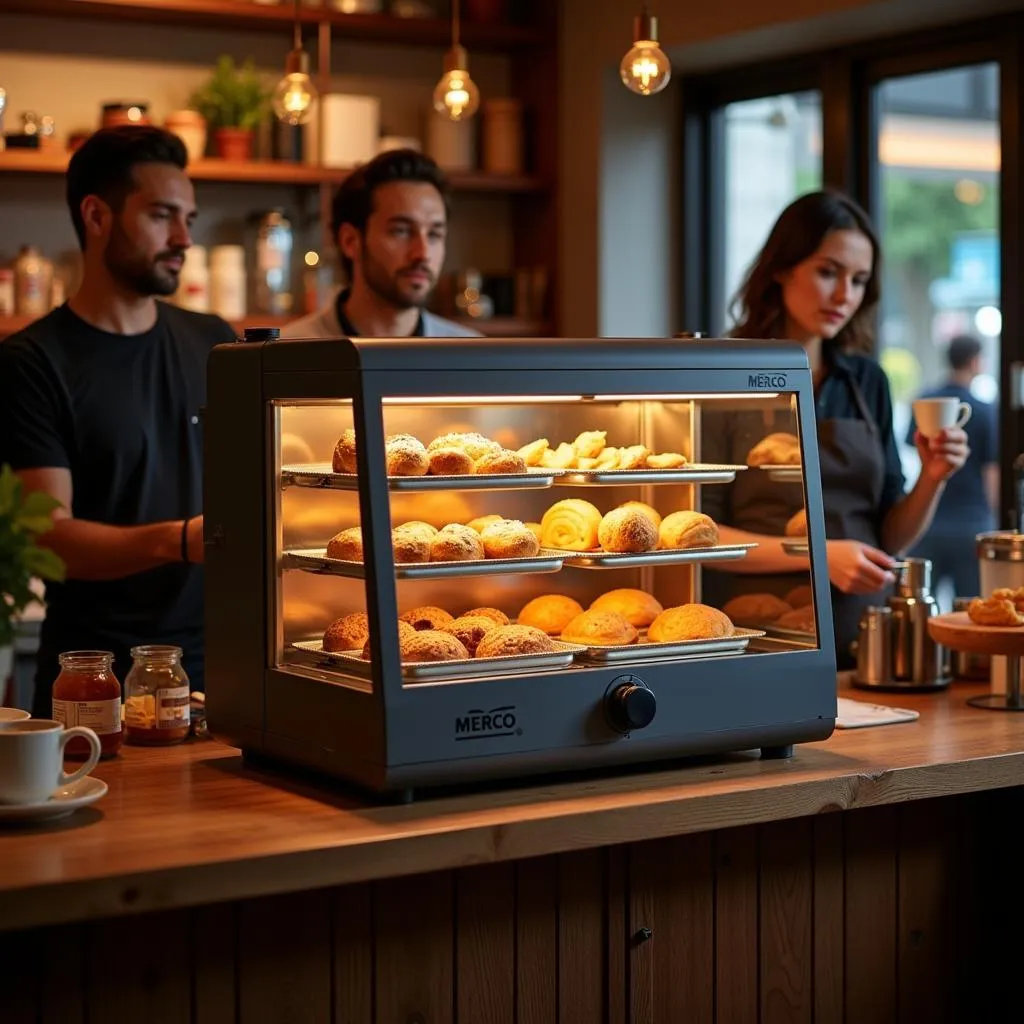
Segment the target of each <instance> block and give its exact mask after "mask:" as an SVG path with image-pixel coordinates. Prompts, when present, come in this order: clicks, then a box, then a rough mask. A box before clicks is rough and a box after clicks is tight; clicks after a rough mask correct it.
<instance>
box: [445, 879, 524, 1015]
mask: <svg viewBox="0 0 1024 1024" xmlns="http://www.w3.org/2000/svg"><path fill="white" fill-rule="evenodd" d="M515 882H516V878H515V866H514V865H512V864H488V865H486V866H485V867H479V868H466V869H464V870H463V871H460V872H459V873H458V874H457V875H456V877H455V901H456V911H455V920H456V933H455V934H456V936H457V937H458V939H457V942H456V954H455V965H456V967H455V977H456V991H455V1006H456V1008H457V1009H456V1019H457V1020H460V1021H474V1022H479V1024H514V1021H515V999H516V951H515V942H516V918H515V906H516V895H515Z"/></svg>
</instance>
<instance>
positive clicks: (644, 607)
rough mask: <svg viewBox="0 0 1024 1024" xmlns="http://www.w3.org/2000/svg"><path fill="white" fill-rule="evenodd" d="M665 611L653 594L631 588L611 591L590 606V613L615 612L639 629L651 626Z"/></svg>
mask: <svg viewBox="0 0 1024 1024" xmlns="http://www.w3.org/2000/svg"><path fill="white" fill-rule="evenodd" d="M664 610H665V609H664V608H662V606H661V602H660V601H659V600H658V599H657V598H656V597H654V596H653V595H652V594H648V593H647V591H645V590H633V589H631V588H630V587H621V588H619V589H618V590H609V591H608V592H607V593H604V594H602V595H601V596H600V597H599V598H597V600H595V601H594V602H593V603H592V604H591V605H590V611H592V612H615V613H616V614H618V615H621V616H622V617H623V618H624V619H625V620H626V621H627V622H628V623H629V624H630V625H632V626H636V627H637V628H638V629H640V628H642V627H644V626H649V625H650V624H651V623H652V622H653V621H654V620H655V619H656V618H657V617H658V616H659V615H660V614H661V613H662V612H663V611H664Z"/></svg>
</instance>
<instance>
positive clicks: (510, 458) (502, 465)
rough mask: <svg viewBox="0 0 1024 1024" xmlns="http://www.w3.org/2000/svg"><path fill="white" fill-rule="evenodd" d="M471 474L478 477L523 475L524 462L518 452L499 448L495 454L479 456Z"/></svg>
mask: <svg viewBox="0 0 1024 1024" xmlns="http://www.w3.org/2000/svg"><path fill="white" fill-rule="evenodd" d="M473 472H474V473H476V474H477V475H478V476H485V475H486V474H488V473H525V472H526V461H525V460H524V459H523V457H522V455H520V454H519V453H518V452H513V451H509V450H508V449H507V448H499V449H498V450H497V451H496V452H488V453H487V454H486V455H481V456H480V458H479V459H477V460H476V462H475V463H474V465H473Z"/></svg>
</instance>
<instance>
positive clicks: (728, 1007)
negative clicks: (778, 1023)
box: [715, 827, 759, 1024]
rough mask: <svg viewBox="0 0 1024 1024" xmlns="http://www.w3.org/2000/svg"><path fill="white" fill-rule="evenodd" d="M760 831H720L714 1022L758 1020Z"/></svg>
mask: <svg viewBox="0 0 1024 1024" xmlns="http://www.w3.org/2000/svg"><path fill="white" fill-rule="evenodd" d="M758 858H759V854H758V834H757V829H756V828H754V827H751V828H730V829H725V830H723V831H722V832H718V833H716V835H715V1022H716V1024H749V1022H750V1021H756V1020H757V1019H758V1012H759V993H758V970H757V965H758V952H757V922H758Z"/></svg>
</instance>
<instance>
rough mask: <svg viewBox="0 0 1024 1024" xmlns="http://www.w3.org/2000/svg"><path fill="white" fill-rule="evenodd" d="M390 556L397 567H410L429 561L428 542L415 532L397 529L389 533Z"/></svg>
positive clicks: (419, 533)
mask: <svg viewBox="0 0 1024 1024" xmlns="http://www.w3.org/2000/svg"><path fill="white" fill-rule="evenodd" d="M391 554H392V557H393V558H394V560H395V563H396V564H398V565H412V564H415V563H417V562H429V561H430V541H428V540H424V539H423V534H422V533H421V532H419V531H415V530H403V529H402V527H400V526H399V527H398V528H397V529H394V530H392V531H391Z"/></svg>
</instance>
